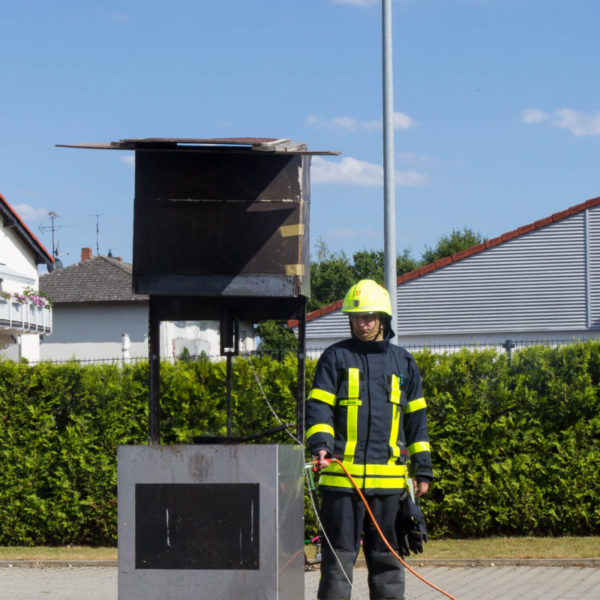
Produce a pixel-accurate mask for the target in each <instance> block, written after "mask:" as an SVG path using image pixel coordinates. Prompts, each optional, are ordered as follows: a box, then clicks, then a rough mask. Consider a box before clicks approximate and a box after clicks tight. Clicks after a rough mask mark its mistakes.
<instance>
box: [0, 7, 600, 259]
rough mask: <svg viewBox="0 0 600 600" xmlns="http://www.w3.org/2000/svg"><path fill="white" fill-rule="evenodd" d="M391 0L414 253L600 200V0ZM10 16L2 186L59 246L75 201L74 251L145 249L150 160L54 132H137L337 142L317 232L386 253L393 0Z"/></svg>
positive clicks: (115, 136)
mask: <svg viewBox="0 0 600 600" xmlns="http://www.w3.org/2000/svg"><path fill="white" fill-rule="evenodd" d="M392 5H393V49H394V59H393V60H394V109H395V112H396V113H397V114H396V119H395V122H396V131H395V165H396V184H397V185H396V217H397V225H396V229H397V247H398V250H400V251H401V250H402V249H403V248H409V249H410V250H411V251H412V253H413V256H415V257H417V258H418V257H419V256H420V254H421V253H422V252H423V250H424V249H425V247H426V246H433V245H435V243H436V241H437V240H438V239H439V237H440V236H442V235H445V234H448V233H450V231H451V230H452V229H453V228H462V227H463V226H468V227H470V228H472V229H474V230H475V231H478V232H480V233H481V234H482V235H484V236H485V237H495V236H497V235H499V234H502V233H504V232H506V231H510V230H512V229H515V228H517V227H519V226H521V225H525V224H527V223H530V222H532V221H535V220H537V219H540V218H543V217H546V216H548V215H550V214H552V213H554V212H558V211H561V210H564V209H565V208H567V207H569V206H572V205H574V204H579V203H580V202H583V201H585V200H587V199H589V198H593V197H596V196H599V195H600V180H599V177H598V173H599V169H598V167H599V163H600V143H599V142H600V89H599V88H600V78H599V77H598V73H599V72H600V68H599V64H598V63H599V62H600V51H599V50H600V48H599V45H600V43H599V42H598V35H597V24H598V22H600V3H598V2H596V1H594V0H571V1H570V2H565V1H564V0H543V1H542V0H394V1H393V3H392ZM1 19H2V36H1V37H0V51H1V56H2V59H1V60H0V77H1V82H2V94H1V96H0V134H1V135H0V193H2V195H3V196H4V197H5V198H6V199H7V201H8V202H9V203H10V204H11V205H12V206H13V207H15V208H16V210H17V211H18V212H19V214H20V215H21V216H22V217H23V219H24V220H25V222H26V223H27V224H28V225H29V227H30V228H31V229H32V231H33V232H34V233H35V234H36V235H38V237H39V239H40V240H41V241H42V243H43V244H44V245H46V247H47V248H48V249H49V250H50V249H51V237H50V232H49V230H48V227H49V225H50V219H49V218H48V212H49V211H54V212H56V213H58V214H59V215H60V218H59V219H57V220H56V224H57V226H58V227H59V229H58V230H57V232H56V239H57V240H58V241H59V242H60V254H61V260H62V261H63V262H64V263H65V264H67V265H68V264H72V263H74V262H77V261H78V260H79V257H80V250H81V248H82V247H91V248H92V249H93V250H94V254H95V253H96V246H97V244H98V246H99V249H100V253H101V254H107V253H108V251H109V250H111V251H112V254H113V255H116V256H121V257H123V258H124V259H125V260H128V261H130V260H131V245H132V231H133V222H132V212H133V195H134V191H133V186H134V165H133V155H132V154H131V153H127V152H118V151H92V150H72V149H64V148H56V147H55V144H72V143H83V142H109V141H115V140H120V139H125V138H138V137H184V138H194V137H245V136H255V137H276V138H290V139H292V140H295V141H302V142H305V143H307V144H308V146H309V148H310V149H313V150H336V151H340V152H342V153H343V154H342V155H341V156H340V157H338V158H330V157H327V158H315V159H313V167H312V190H311V239H312V242H313V247H314V242H315V241H316V240H317V239H318V238H322V239H323V240H325V241H326V243H327V244H328V246H329V248H330V249H331V250H333V251H341V250H343V251H345V252H346V253H347V254H348V255H350V256H351V255H352V253H353V252H355V251H356V250H361V249H365V248H367V249H381V248H383V186H382V181H383V175H382V163H383V156H382V154H383V152H382V129H381V114H382V108H381V105H382V100H381V98H382V93H381V88H382V83H381V1H380V0H304V1H303V2H298V1H292V0H277V1H274V0H254V1H253V2H249V1H247V0H221V1H219V2H217V1H214V0H212V1H210V2H209V1H207V0H172V1H171V2H169V3H165V2H156V1H153V0H144V1H142V0H122V1H119V2H117V1H116V0H114V1H111V0H105V1H100V0H98V1H96V0H56V1H55V2H47V1H46V0H30V1H29V2H27V3H18V2H11V3H7V4H6V5H5V6H3V11H2V17H1ZM95 215H100V216H99V217H96V216H95ZM97 220H98V223H99V230H100V231H99V235H98V238H97V236H96V221H97ZM40 226H41V227H42V228H43V229H41V230H40Z"/></svg>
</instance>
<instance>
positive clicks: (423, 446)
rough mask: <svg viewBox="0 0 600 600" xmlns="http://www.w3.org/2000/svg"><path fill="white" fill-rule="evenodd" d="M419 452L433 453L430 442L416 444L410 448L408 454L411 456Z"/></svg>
mask: <svg viewBox="0 0 600 600" xmlns="http://www.w3.org/2000/svg"><path fill="white" fill-rule="evenodd" d="M417 452H431V447H430V445H429V442H415V443H414V444H411V445H410V446H409V447H408V453H409V454H410V455H411V456H412V455H413V454H416V453H417Z"/></svg>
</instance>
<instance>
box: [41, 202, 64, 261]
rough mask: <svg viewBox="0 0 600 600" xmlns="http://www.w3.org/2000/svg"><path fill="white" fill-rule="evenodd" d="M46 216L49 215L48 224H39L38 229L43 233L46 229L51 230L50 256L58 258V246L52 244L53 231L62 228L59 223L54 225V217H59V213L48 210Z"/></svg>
mask: <svg viewBox="0 0 600 600" xmlns="http://www.w3.org/2000/svg"><path fill="white" fill-rule="evenodd" d="M48 216H49V217H50V226H47V225H40V228H39V229H40V231H42V232H43V233H46V232H47V231H51V232H52V258H58V248H57V247H56V245H55V244H54V232H55V231H59V230H60V229H62V227H61V226H60V225H56V224H55V223H54V221H55V219H60V215H59V214H58V213H55V212H54V211H52V210H50V211H48Z"/></svg>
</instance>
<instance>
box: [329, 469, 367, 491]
mask: <svg viewBox="0 0 600 600" xmlns="http://www.w3.org/2000/svg"><path fill="white" fill-rule="evenodd" d="M354 480H355V481H356V485H358V487H359V488H362V487H364V486H363V481H362V478H360V479H357V478H356V477H355V478H354ZM319 485H330V486H332V487H339V488H352V489H354V486H353V485H352V482H351V481H350V480H349V479H348V478H347V477H346V476H345V475H344V476H343V477H340V476H339V475H327V474H325V473H323V474H322V475H321V477H320V479H319Z"/></svg>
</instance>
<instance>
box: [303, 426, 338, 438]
mask: <svg viewBox="0 0 600 600" xmlns="http://www.w3.org/2000/svg"><path fill="white" fill-rule="evenodd" d="M315 433H328V434H329V435H331V436H332V437H333V436H334V435H335V432H334V431H333V427H332V426H331V425H326V424H324V423H318V424H317V425H313V426H312V427H311V428H310V429H309V430H308V431H307V432H306V439H308V438H309V437H311V436H313V435H315Z"/></svg>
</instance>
